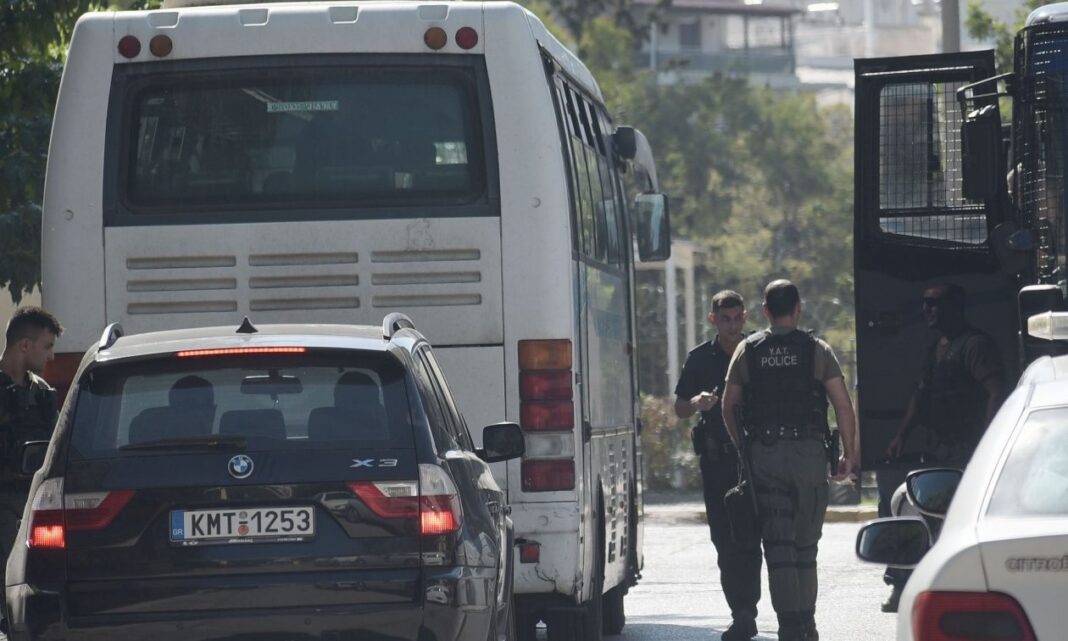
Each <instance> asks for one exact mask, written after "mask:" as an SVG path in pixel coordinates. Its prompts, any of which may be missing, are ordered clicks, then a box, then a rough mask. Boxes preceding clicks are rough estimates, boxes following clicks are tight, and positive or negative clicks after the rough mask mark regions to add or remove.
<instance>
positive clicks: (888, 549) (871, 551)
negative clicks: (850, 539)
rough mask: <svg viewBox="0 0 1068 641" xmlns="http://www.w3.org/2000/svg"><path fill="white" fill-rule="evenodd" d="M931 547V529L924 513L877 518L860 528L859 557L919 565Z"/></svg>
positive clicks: (895, 564) (896, 565)
mask: <svg viewBox="0 0 1068 641" xmlns="http://www.w3.org/2000/svg"><path fill="white" fill-rule="evenodd" d="M929 549H931V532H930V530H928V529H927V524H926V523H924V521H923V519H922V518H920V517H918V516H917V517H912V516H897V517H891V518H886V519H876V520H874V521H871V522H870V523H868V524H866V525H865V526H864V527H862V528H860V532H857V557H858V558H859V559H861V560H863V561H869V562H871V563H878V564H879V565H887V566H890V567H894V568H912V567H915V565H916V564H917V563H919V562H920V559H922V558H923V555H924V554H927V550H929Z"/></svg>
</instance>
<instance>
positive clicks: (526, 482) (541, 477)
mask: <svg viewBox="0 0 1068 641" xmlns="http://www.w3.org/2000/svg"><path fill="white" fill-rule="evenodd" d="M521 476H522V477H523V491H524V492H560V491H563V490H573V489H575V462H574V461H572V460H552V459H550V460H545V461H541V460H535V461H523V465H522V472H521Z"/></svg>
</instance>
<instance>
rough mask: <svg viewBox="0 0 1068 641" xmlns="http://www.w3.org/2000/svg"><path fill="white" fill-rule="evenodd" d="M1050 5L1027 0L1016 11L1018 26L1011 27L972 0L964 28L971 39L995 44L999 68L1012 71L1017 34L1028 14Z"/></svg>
mask: <svg viewBox="0 0 1068 641" xmlns="http://www.w3.org/2000/svg"><path fill="white" fill-rule="evenodd" d="M1047 4H1050V2H1049V1H1048V0H1025V1H1024V2H1023V3H1022V4H1021V6H1020V7H1019V8H1018V9H1016V24H1015V25H1009V24H1006V23H1005V22H1002V21H1001V20H998V19H997V18H995V17H994V16H993V15H991V14H990V13H989V12H987V11H986V10H985V9H984V8H983V3H982V2H980V1H979V0H970V1H969V2H968V10H967V13H966V14H965V17H964V28H965V29H967V30H968V34H969V35H971V37H973V38H975V39H977V40H982V41H985V42H992V43H993V44H994V51H995V57H996V59H997V66H998V69H1000V70H1001V71H1002V72H1005V71H1011V70H1012V51H1013V49H1012V47H1013V39H1014V38H1015V37H1016V32H1017V31H1019V30H1020V28H1021V27H1023V24H1024V20H1025V19H1026V18H1027V14H1029V13H1031V12H1032V11H1034V10H1035V9H1037V8H1039V7H1041V6H1043V5H1047Z"/></svg>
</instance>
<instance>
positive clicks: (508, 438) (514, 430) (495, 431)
mask: <svg viewBox="0 0 1068 641" xmlns="http://www.w3.org/2000/svg"><path fill="white" fill-rule="evenodd" d="M525 451H526V443H525V441H524V440H523V430H522V429H520V427H519V425H517V424H515V423H497V424H495V425H488V426H486V427H484V428H483V429H482V449H480V450H478V452H477V453H478V456H479V458H481V459H482V460H483V461H485V462H487V463H496V462H498V461H508V460H511V459H514V458H519V457H520V456H523V452H525Z"/></svg>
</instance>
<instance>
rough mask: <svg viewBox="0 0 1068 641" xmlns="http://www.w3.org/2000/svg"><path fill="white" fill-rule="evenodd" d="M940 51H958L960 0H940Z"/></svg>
mask: <svg viewBox="0 0 1068 641" xmlns="http://www.w3.org/2000/svg"><path fill="white" fill-rule="evenodd" d="M941 4H942V52H943V53H951V52H956V51H960V0H942V3H941Z"/></svg>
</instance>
